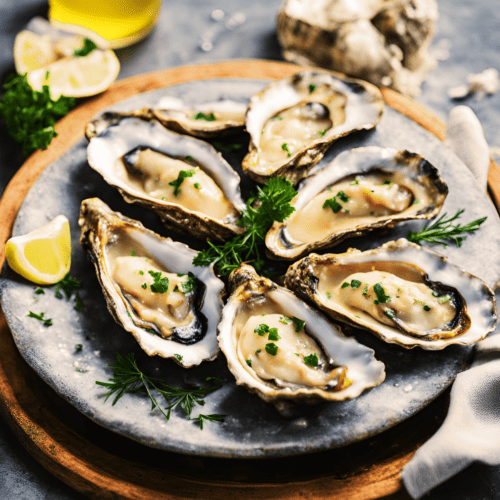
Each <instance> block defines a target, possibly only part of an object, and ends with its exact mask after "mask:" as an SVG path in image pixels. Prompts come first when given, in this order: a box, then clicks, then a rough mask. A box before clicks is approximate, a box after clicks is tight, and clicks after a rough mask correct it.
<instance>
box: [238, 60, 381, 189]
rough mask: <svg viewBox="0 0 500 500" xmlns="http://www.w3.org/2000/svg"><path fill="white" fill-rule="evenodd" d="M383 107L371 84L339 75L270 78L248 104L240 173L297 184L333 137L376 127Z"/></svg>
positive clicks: (314, 73) (311, 73) (322, 73)
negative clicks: (246, 140) (246, 138)
mask: <svg viewBox="0 0 500 500" xmlns="http://www.w3.org/2000/svg"><path fill="white" fill-rule="evenodd" d="M383 109H384V101H383V98H382V95H381V93H380V91H379V90H378V89H377V88H376V87H375V86H373V85H371V84H369V83H367V82H363V81H361V80H353V79H348V78H346V77H344V76H343V75H340V74H335V73H331V72H326V71H310V70H309V71H302V72H300V73H297V74H295V75H293V76H291V77H289V78H284V79H282V80H277V81H275V82H272V83H270V84H269V85H268V86H267V87H266V88H265V89H264V90H263V91H262V92H259V93H258V94H256V95H254V96H253V97H252V98H251V99H250V102H249V105H248V109H247V114H246V129H247V131H248V133H249V134H250V139H251V140H250V145H249V152H248V154H247V155H246V156H245V158H244V159H243V163H242V167H243V171H244V172H245V174H246V175H248V176H249V177H250V178H251V179H253V180H255V181H257V182H261V183H264V182H266V181H267V180H268V179H269V178H270V177H275V176H282V177H286V178H287V179H288V180H290V181H291V182H292V183H293V184H297V182H298V181H299V180H300V179H302V178H304V177H306V176H307V174H308V172H309V170H310V169H311V168H312V167H313V166H314V165H315V164H316V163H317V162H318V161H319V160H321V158H322V157H323V155H324V154H325V151H326V150H327V149H328V147H329V146H330V144H331V143H332V142H333V141H335V140H336V139H339V138H340V137H344V136H345V135H348V134H350V133H352V132H354V131H356V130H363V129H365V130H368V129H371V128H373V127H375V125H376V124H377V123H378V122H379V121H380V118H381V116H382V112H383Z"/></svg>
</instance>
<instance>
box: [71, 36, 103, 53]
mask: <svg viewBox="0 0 500 500" xmlns="http://www.w3.org/2000/svg"><path fill="white" fill-rule="evenodd" d="M95 49H97V45H96V44H95V43H94V42H93V41H92V40H91V39H90V38H84V40H83V47H81V48H80V49H75V50H74V51H73V56H74V57H84V56H88V55H89V54H90V53H91V52H92V51H93V50H95Z"/></svg>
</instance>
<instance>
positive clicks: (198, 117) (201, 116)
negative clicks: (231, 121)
mask: <svg viewBox="0 0 500 500" xmlns="http://www.w3.org/2000/svg"><path fill="white" fill-rule="evenodd" d="M193 119H194V120H205V121H207V122H214V121H215V120H217V118H216V117H215V115H214V114H213V112H212V111H211V112H210V113H208V114H205V113H202V112H201V111H199V112H198V113H196V114H195V115H194V116H193Z"/></svg>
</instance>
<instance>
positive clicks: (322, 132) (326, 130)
mask: <svg viewBox="0 0 500 500" xmlns="http://www.w3.org/2000/svg"><path fill="white" fill-rule="evenodd" d="M327 132H328V129H327V128H325V130H318V134H319V135H320V136H321V137H323V136H324V135H325V134H326V133H327Z"/></svg>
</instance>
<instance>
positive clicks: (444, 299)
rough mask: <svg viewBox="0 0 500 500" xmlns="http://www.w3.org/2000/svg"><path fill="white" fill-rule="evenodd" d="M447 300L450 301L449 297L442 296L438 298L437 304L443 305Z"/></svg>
mask: <svg viewBox="0 0 500 500" xmlns="http://www.w3.org/2000/svg"><path fill="white" fill-rule="evenodd" d="M449 300H451V296H450V295H443V296H441V297H439V299H438V302H439V303H440V304H444V303H445V302H448V301H449Z"/></svg>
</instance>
